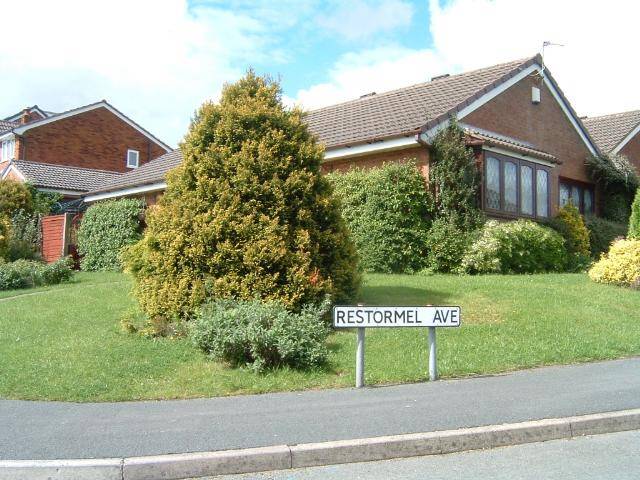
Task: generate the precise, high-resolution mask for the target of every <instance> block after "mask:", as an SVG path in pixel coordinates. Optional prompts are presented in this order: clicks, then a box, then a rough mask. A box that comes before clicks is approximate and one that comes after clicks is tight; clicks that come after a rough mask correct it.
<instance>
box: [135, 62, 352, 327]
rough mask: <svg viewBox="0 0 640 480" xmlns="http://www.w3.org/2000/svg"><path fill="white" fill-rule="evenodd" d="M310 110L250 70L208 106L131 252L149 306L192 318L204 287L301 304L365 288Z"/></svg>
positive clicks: (344, 297)
mask: <svg viewBox="0 0 640 480" xmlns="http://www.w3.org/2000/svg"><path fill="white" fill-rule="evenodd" d="M303 117H304V115H303V113H302V111H300V110H298V109H287V108H285V107H284V106H283V105H282V101H281V90H280V85H279V84H278V83H277V82H275V81H272V80H270V79H268V78H265V77H259V76H257V75H255V74H254V73H253V72H251V71H250V72H248V73H247V75H245V76H244V77H243V78H242V79H240V80H239V81H238V82H236V83H234V84H228V85H226V86H225V87H224V88H223V92H222V95H221V99H220V102H219V103H205V104H204V105H203V106H202V107H201V108H200V109H199V111H198V112H197V114H196V116H195V118H194V120H193V121H192V123H191V127H190V130H189V132H188V134H187V135H186V137H185V139H184V141H183V142H182V144H181V149H182V154H183V159H184V160H183V162H182V164H181V165H180V166H178V167H177V168H176V169H175V170H173V171H172V172H169V174H168V175H167V189H166V191H165V194H164V195H163V197H162V198H161V200H160V201H159V203H158V204H157V205H156V206H154V207H153V208H151V209H150V210H149V211H148V214H147V216H146V222H147V229H146V231H145V234H144V237H143V238H142V240H141V241H140V242H138V243H137V244H135V245H133V246H132V247H131V248H129V249H127V252H126V254H125V260H126V267H127V270H128V271H129V272H131V273H132V275H133V278H134V290H133V293H134V295H135V297H136V298H137V299H138V301H139V303H140V306H141V308H142V310H143V311H144V312H145V314H146V315H147V316H149V317H150V318H153V317H165V318H168V319H169V320H171V321H173V320H175V319H185V318H188V317H190V316H191V315H192V314H193V313H194V312H195V310H196V309H197V307H198V306H199V305H201V304H202V303H203V301H204V300H205V299H207V298H214V299H219V298H236V299H240V300H242V299H244V300H250V299H255V298H256V297H258V298H260V299H261V300H264V301H277V302H279V303H281V304H283V305H284V306H285V307H286V308H288V309H290V310H292V311H299V310H300V309H301V308H302V306H303V305H306V304H317V303H319V302H321V301H322V300H323V299H324V297H325V295H327V294H329V295H331V298H332V300H333V301H336V302H347V301H349V300H350V299H352V298H353V297H354V296H355V295H356V292H357V290H358V288H359V284H360V274H359V272H358V268H357V254H356V250H355V247H354V245H353V242H352V241H351V239H350V237H349V232H348V229H347V227H346V224H345V223H344V221H343V219H342V216H341V214H340V208H339V203H338V201H337V200H336V199H335V197H334V195H333V189H332V187H331V184H330V183H329V181H328V180H327V179H326V178H324V177H323V176H321V174H320V162H321V160H322V157H323V150H322V147H321V146H319V145H317V144H316V142H315V140H314V138H313V137H312V135H311V134H310V132H309V131H308V129H307V126H306V124H305V122H304V119H303Z"/></svg>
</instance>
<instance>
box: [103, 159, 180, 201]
mask: <svg viewBox="0 0 640 480" xmlns="http://www.w3.org/2000/svg"><path fill="white" fill-rule="evenodd" d="M180 162H182V153H181V152H180V149H176V150H173V151H172V152H169V153H165V154H164V155H162V156H160V157H158V158H156V159H154V160H151V161H150V162H147V163H145V164H144V165H141V166H140V167H138V168H136V169H135V170H132V171H130V172H127V173H124V174H121V175H119V176H118V177H116V178H113V179H112V180H111V181H109V182H106V183H104V184H103V185H100V186H99V187H98V188H96V189H95V190H94V191H92V192H91V193H92V194H93V193H99V192H110V191H113V190H120V189H123V188H130V187H137V186H142V185H149V184H152V183H159V182H164V176H165V174H166V173H167V172H168V171H169V170H171V169H172V168H174V167H177V166H178V165H180Z"/></svg>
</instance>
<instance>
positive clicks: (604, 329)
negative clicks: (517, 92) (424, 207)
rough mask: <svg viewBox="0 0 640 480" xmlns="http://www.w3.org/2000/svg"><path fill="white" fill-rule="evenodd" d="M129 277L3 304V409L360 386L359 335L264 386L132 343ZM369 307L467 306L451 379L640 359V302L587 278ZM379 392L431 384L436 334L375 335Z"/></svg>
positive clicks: (513, 279) (171, 342) (446, 338)
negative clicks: (429, 338) (42, 402)
mask: <svg viewBox="0 0 640 480" xmlns="http://www.w3.org/2000/svg"><path fill="white" fill-rule="evenodd" d="M129 288H130V283H129V280H128V279H127V277H126V276H124V275H122V274H117V273H98V274H90V273H80V274H78V275H77V276H76V277H75V279H74V281H73V282H72V283H70V284H66V285H57V286H53V287H46V288H39V289H32V290H20V291H13V292H2V293H0V397H3V398H23V399H49V400H74V401H107V400H131V399H161V398H186V397H199V396H216V395H231V394H239V393H258V392H268V391H276V390H295V389H306V388H327V387H336V386H351V385H353V382H354V346H355V345H354V343H355V334H354V333H353V332H341V333H336V334H333V335H332V336H331V337H330V349H331V357H330V362H329V364H328V365H327V367H326V368H324V369H318V370H315V371H312V372H297V371H291V370H278V371H274V372H270V373H267V374H263V375H259V374H254V373H252V372H251V371H249V370H246V369H230V368H227V367H225V366H224V365H221V364H219V363H214V362H211V361H209V360H208V359H207V358H205V357H204V356H203V355H202V354H201V353H200V352H198V351H197V350H196V349H195V348H194V347H192V345H191V344H190V343H189V341H188V340H187V339H159V340H149V339H145V338H142V337H140V336H137V335H130V334H126V333H123V332H121V330H120V327H119V319H120V316H121V315H122V313H123V312H124V311H126V310H127V309H129V308H130V307H131V306H133V305H134V301H133V299H132V298H131V297H130V296H129V294H128V292H129ZM362 301H363V302H365V303H367V304H428V303H430V304H438V303H441V304H459V305H461V306H462V321H463V325H462V327H461V328H459V329H443V330H439V332H438V342H439V344H438V347H439V350H438V357H439V368H440V374H441V375H442V376H443V377H458V376H464V375H473V374H486V373H496V372H504V371H508V370H513V369H518V368H528V367H534V366H538V365H546V364H554V363H571V362H581V361H589V360H597V359H610V358H617V357H623V356H629V355H637V354H640V313H639V312H640V292H638V291H632V290H626V289H621V288H617V287H610V286H605V285H599V284H595V283H593V282H591V281H589V280H588V278H587V277H586V276H585V275H579V274H557V275H556V274H554V275H532V276H478V277H464V276H447V275H436V276H431V277H420V276H406V275H368V276H367V277H366V284H365V286H364V289H363V294H362ZM366 361H367V364H366V380H367V383H369V384H374V383H375V384H383V383H397V382H414V381H424V380H425V379H426V370H427V352H426V331H425V330H423V329H420V330H414V329H395V330H392V329H376V330H368V331H367V357H366Z"/></svg>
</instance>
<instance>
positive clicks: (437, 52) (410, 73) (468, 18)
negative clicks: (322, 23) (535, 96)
mask: <svg viewBox="0 0 640 480" xmlns="http://www.w3.org/2000/svg"><path fill="white" fill-rule="evenodd" d="M429 9H430V14H431V16H430V26H429V29H430V32H431V35H432V38H433V46H432V47H431V48H428V49H402V48H397V47H391V48H389V49H384V48H380V47H377V48H375V49H371V50H363V51H359V52H352V53H349V54H346V55H343V56H342V57H341V58H340V59H339V60H338V61H337V62H336V63H335V65H334V67H333V68H332V70H331V71H330V75H329V81H328V82H326V83H321V84H316V85H312V86H310V87H309V88H306V89H303V90H301V91H300V92H298V94H297V95H296V97H297V99H298V101H300V102H301V103H302V104H303V105H304V106H305V107H307V108H314V107H318V106H322V105H327V104H331V103H335V102H338V101H341V100H344V99H348V98H356V97H358V96H359V95H362V94H364V93H367V92H369V91H372V90H374V91H384V90H389V89H393V88H396V87H398V86H402V85H409V84H411V83H416V82H420V81H424V80H428V79H429V78H430V77H431V76H434V75H439V74H442V73H446V72H449V73H456V72H460V71H464V70H469V69H474V68H480V67H483V66H488V65H492V64H494V63H499V62H501V61H507V60H512V59H517V58H520V57H527V56H533V55H534V54H536V53H537V52H539V51H540V49H541V46H542V42H543V41H544V40H551V41H553V42H556V43H561V44H564V45H565V46H564V47H550V48H548V49H547V52H546V63H547V65H548V67H549V69H550V70H551V71H552V73H553V75H554V77H555V78H556V80H557V81H558V83H559V84H560V86H561V88H562V89H563V90H564V92H565V94H566V95H567V97H568V98H569V100H570V101H571V102H572V103H573V105H574V107H575V108H576V110H577V111H578V112H579V113H580V114H589V115H594V114H601V113H607V112H615V111H623V110H630V109H637V108H640V91H638V89H637V79H638V77H639V76H640V63H639V62H637V61H636V60H635V59H636V57H637V54H636V47H637V40H636V35H637V34H636V32H637V25H636V24H637V18H639V17H640V5H639V4H637V3H634V2H627V1H624V0H610V1H608V2H601V1H581V2H575V1H565V2H559V1H557V0H539V1H537V2H534V3H530V2H520V1H513V0H452V1H450V2H448V3H446V4H445V5H444V6H440V4H439V2H438V0H430V2H429Z"/></svg>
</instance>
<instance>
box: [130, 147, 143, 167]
mask: <svg viewBox="0 0 640 480" xmlns="http://www.w3.org/2000/svg"><path fill="white" fill-rule="evenodd" d="M131 153H135V154H136V164H135V165H132V164H131V163H129V154H131ZM139 166H140V152H139V151H138V150H133V149H131V148H130V149H128V150H127V168H138V167H139Z"/></svg>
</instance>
